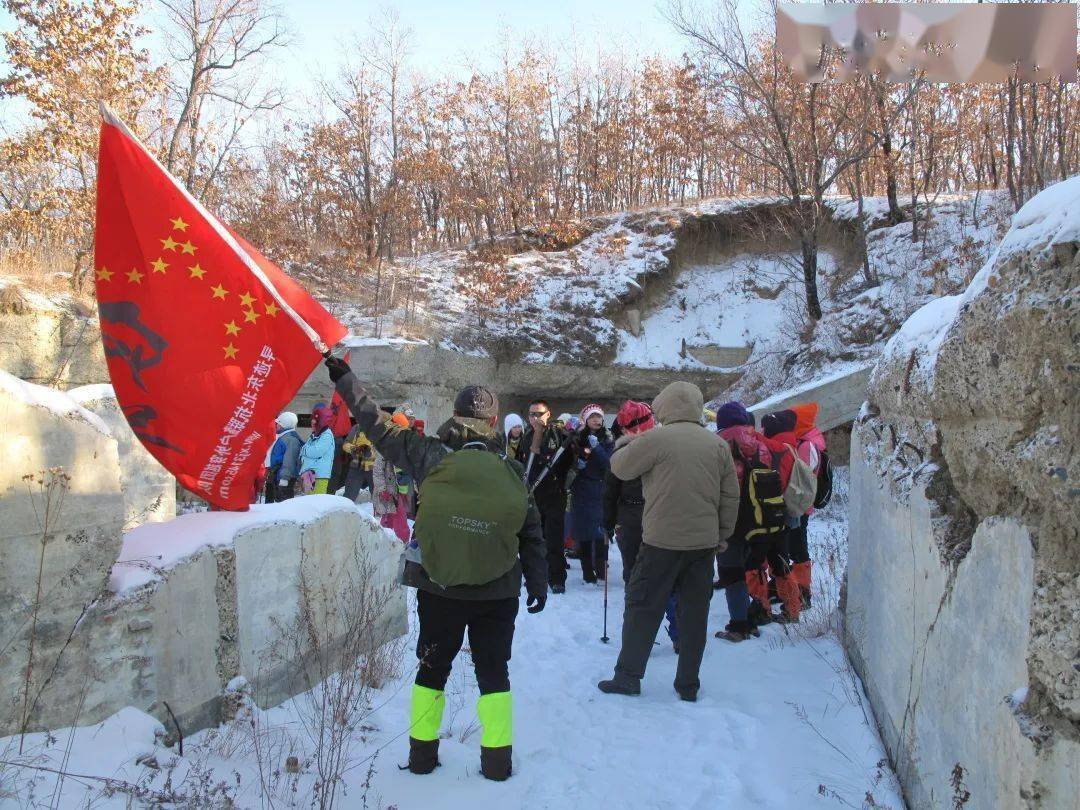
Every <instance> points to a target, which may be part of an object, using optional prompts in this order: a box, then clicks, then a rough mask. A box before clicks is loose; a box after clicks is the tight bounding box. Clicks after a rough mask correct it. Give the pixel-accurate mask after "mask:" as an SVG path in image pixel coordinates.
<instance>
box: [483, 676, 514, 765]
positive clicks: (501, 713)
mask: <svg viewBox="0 0 1080 810" xmlns="http://www.w3.org/2000/svg"><path fill="white" fill-rule="evenodd" d="M476 714H477V717H479V718H480V726H481V728H482V732H481V735H480V773H482V774H483V775H484V777H485V778H486V779H493V780H494V781H496V782H502V781H504V780H506V779H509V778H510V773H511V771H512V770H513V768H512V766H511V759H512V757H511V754H512V753H513V746H512V745H511V743H512V742H513V738H514V712H513V700H512V699H511V697H510V693H509V692H492V693H490V694H487V695H481V696H480V700H479V701H477V703H476Z"/></svg>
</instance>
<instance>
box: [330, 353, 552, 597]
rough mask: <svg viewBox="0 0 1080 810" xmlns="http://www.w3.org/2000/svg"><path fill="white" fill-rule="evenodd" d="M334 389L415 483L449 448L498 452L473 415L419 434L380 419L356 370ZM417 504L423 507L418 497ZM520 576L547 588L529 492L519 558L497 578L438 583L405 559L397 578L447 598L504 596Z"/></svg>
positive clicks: (533, 586)
mask: <svg viewBox="0 0 1080 810" xmlns="http://www.w3.org/2000/svg"><path fill="white" fill-rule="evenodd" d="M337 391H338V393H339V394H341V397H342V399H344V400H345V404H346V405H347V406H348V407H349V411H350V412H351V413H352V415H353V418H354V419H356V427H357V428H359V429H360V430H361V431H363V432H364V433H365V434H366V435H367V437H368V439H369V440H370V441H371V443H372V445H373V446H374V447H375V449H376V450H377V451H378V452H379V454H380V455H382V456H383V457H384V458H386V459H387V460H389V461H390V462H392V463H393V464H394V465H395V466H397V467H399V468H400V469H402V470H404V471H405V472H406V473H408V474H409V475H411V476H412V478H413V480H414V481H415V482H416V484H417V486H420V485H421V484H423V481H424V478H426V477H427V474H428V472H430V471H431V470H432V469H434V467H435V465H436V464H438V463H439V462H440V461H442V460H443V459H444V458H446V456H447V454H448V453H451V452H453V451H454V450H460V449H461V448H462V447H464V446H465V445H467V444H469V445H482V446H483V447H484V448H485V449H487V450H489V451H491V452H495V453H500V452H501V446H500V442H499V438H498V436H497V435H496V433H495V431H494V429H493V428H491V427H490V426H489V425H488V424H487V423H485V422H482V421H480V420H478V419H467V418H463V417H457V416H455V417H452V418H450V419H448V420H447V421H446V422H445V423H444V424H443V425H442V426H441V427H440V428H439V429H438V431H437V432H436V435H435V436H421V435H420V434H419V433H417V432H416V431H414V430H410V429H407V428H402V427H400V426H398V425H395V424H394V423H393V422H391V421H389V420H388V419H385V418H384V417H385V416H386V414H385V413H384V412H382V411H380V410H379V406H378V405H377V404H376V403H375V402H374V401H373V400H372V399H371V397H369V396H368V395H367V392H366V391H365V390H364V388H363V386H361V385H360V381H359V380H357V379H356V375H355V374H346V375H345V376H344V377H342V378H341V379H340V380H338V382H337ZM515 464H516V462H515ZM519 474H524V470H523V469H519ZM418 508H419V509H423V508H424V503H423V499H422V498H421V500H420V505H419V507H418ZM522 576H524V579H525V590H526V592H527V593H528V594H529V595H530V596H543V595H545V594H546V593H547V583H548V575H547V547H546V546H545V545H544V534H543V531H542V529H541V525H540V513H539V512H538V511H537V509H536V504H535V503H533V501H532V499H531V498H530V500H529V509H528V511H527V512H526V514H525V521H524V522H523V523H522V525H521V529H520V531H518V564H517V565H515V566H514V567H513V568H511V569H510V570H509V571H508V572H506V573H505V574H503V575H502V576H501V577H499V578H498V579H495V580H492V581H491V582H487V583H485V584H483V585H455V586H452V587H450V588H442V587H440V586H438V585H436V584H435V583H434V582H432V581H431V579H430V578H429V577H428V575H427V572H426V571H425V570H424V568H423V566H422V565H420V564H419V563H416V562H413V561H411V560H406V562H405V571H404V574H403V575H402V582H403V583H404V584H405V585H409V586H410V587H413V588H419V589H421V590H424V591H427V592H428V593H433V594H437V595H439V596H445V597H448V598H450V599H466V600H479V599H507V598H510V597H517V596H519V595H520V594H521V580H522Z"/></svg>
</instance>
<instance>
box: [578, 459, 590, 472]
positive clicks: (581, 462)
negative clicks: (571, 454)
mask: <svg viewBox="0 0 1080 810" xmlns="http://www.w3.org/2000/svg"><path fill="white" fill-rule="evenodd" d="M586 464H588V462H587V461H586V460H585V459H583V458H579V459H578V460H577V468H578V469H579V470H584V469H585V465H586Z"/></svg>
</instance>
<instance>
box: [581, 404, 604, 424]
mask: <svg viewBox="0 0 1080 810" xmlns="http://www.w3.org/2000/svg"><path fill="white" fill-rule="evenodd" d="M594 413H598V414H600V416H601V417H602V416H603V415H604V409H603V408H601V407H600V406H599V405H595V404H593V405H586V406H585V407H584V408H582V409H581V421H582V423H585V422H588V421H589V417H590V416H592V415H593V414H594Z"/></svg>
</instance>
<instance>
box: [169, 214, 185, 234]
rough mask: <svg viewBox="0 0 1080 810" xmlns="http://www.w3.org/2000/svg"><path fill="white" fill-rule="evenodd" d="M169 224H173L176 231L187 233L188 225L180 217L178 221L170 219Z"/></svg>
mask: <svg viewBox="0 0 1080 810" xmlns="http://www.w3.org/2000/svg"><path fill="white" fill-rule="evenodd" d="M169 222H171V223H172V226H173V230H174V231H186V230H187V223H186V222H184V220H182V219H181V218H180V217H177V218H176V219H170V220H169Z"/></svg>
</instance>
